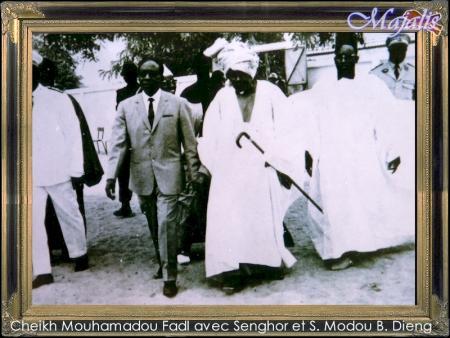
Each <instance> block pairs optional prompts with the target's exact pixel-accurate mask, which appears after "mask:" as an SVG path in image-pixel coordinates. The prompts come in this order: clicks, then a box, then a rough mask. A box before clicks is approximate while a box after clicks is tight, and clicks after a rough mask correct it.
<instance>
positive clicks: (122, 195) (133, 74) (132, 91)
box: [114, 61, 139, 217]
mask: <svg viewBox="0 0 450 338" xmlns="http://www.w3.org/2000/svg"><path fill="white" fill-rule="evenodd" d="M120 75H121V76H122V77H123V79H124V80H125V82H126V84H127V85H126V86H125V87H123V88H120V89H119V90H117V92H116V94H117V96H116V109H117V107H118V106H119V103H120V102H122V101H123V100H125V99H128V98H129V97H132V96H134V95H136V93H137V91H138V89H139V84H138V82H137V67H136V65H135V64H134V63H133V62H130V61H128V62H125V63H124V64H123V66H122V71H121V73H120ZM117 178H118V181H119V201H120V203H122V206H121V207H120V209H118V210H116V211H114V215H115V216H118V217H133V216H134V214H133V212H132V211H131V207H130V201H131V197H132V195H133V193H132V192H131V190H130V189H129V188H128V185H129V183H130V152H129V151H127V152H126V154H125V158H124V160H123V162H122V166H121V167H120V168H119V174H118V177H117Z"/></svg>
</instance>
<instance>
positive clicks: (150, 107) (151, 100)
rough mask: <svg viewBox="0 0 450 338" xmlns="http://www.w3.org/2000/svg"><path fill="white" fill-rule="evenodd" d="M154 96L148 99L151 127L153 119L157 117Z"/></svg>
mask: <svg viewBox="0 0 450 338" xmlns="http://www.w3.org/2000/svg"><path fill="white" fill-rule="evenodd" d="M153 101H155V99H154V98H153V97H151V98H149V99H148V103H149V104H148V122H150V127H152V128H153V120H154V119H155V111H154V110H153Z"/></svg>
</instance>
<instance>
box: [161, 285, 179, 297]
mask: <svg viewBox="0 0 450 338" xmlns="http://www.w3.org/2000/svg"><path fill="white" fill-rule="evenodd" d="M177 293H178V288H177V284H176V282H175V281H169V282H164V288H163V295H164V296H166V297H169V298H172V297H175V296H176V295H177Z"/></svg>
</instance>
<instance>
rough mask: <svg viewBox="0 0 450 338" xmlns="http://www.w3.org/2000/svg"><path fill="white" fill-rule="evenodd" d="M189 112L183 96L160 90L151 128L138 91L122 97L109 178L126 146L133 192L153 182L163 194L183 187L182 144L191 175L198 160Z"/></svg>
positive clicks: (145, 191)
mask: <svg viewBox="0 0 450 338" xmlns="http://www.w3.org/2000/svg"><path fill="white" fill-rule="evenodd" d="M190 115H191V112H190V107H189V103H188V102H187V101H186V100H185V99H183V98H179V97H177V96H175V95H173V94H171V93H168V92H166V91H161V98H160V101H159V104H158V107H157V109H156V112H155V118H154V122H153V127H152V128H151V127H150V123H149V121H148V112H147V108H146V105H145V104H144V100H143V98H142V94H141V93H139V94H136V95H134V96H132V97H130V98H128V99H126V100H124V101H122V102H121V103H120V104H119V107H118V110H117V115H116V118H115V120H114V124H113V128H112V134H111V140H110V143H111V150H110V153H109V158H108V178H116V177H117V175H118V170H119V168H120V166H121V164H122V161H123V158H124V156H125V153H126V151H127V149H128V147H129V149H130V152H131V153H130V158H131V163H130V189H131V190H132V191H133V192H135V193H136V194H138V195H150V194H152V192H153V190H154V188H155V183H156V184H157V186H158V188H159V190H160V191H161V192H162V193H163V194H165V195H175V194H179V193H180V192H181V191H182V190H183V187H184V175H183V166H182V162H181V155H182V146H183V150H184V155H185V156H186V164H187V168H188V174H189V176H190V178H191V179H195V178H196V175H198V168H199V163H200V162H199V159H198V155H197V141H196V139H195V136H194V129H193V126H192V120H191V118H190ZM128 143H129V144H128Z"/></svg>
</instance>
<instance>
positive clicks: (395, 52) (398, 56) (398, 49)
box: [389, 43, 408, 64]
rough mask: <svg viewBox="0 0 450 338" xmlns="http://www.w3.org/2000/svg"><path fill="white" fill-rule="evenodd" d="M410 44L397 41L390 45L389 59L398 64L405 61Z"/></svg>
mask: <svg viewBox="0 0 450 338" xmlns="http://www.w3.org/2000/svg"><path fill="white" fill-rule="evenodd" d="M407 49H408V46H406V45H404V44H403V43H396V44H394V45H392V46H390V47H389V61H391V62H392V63H395V64H398V63H401V62H403V60H405V57H406V50H407Z"/></svg>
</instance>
